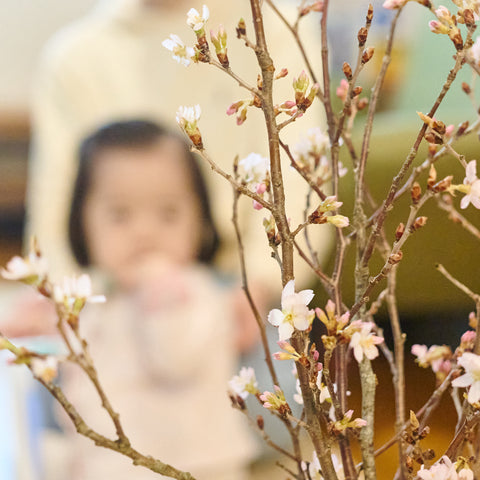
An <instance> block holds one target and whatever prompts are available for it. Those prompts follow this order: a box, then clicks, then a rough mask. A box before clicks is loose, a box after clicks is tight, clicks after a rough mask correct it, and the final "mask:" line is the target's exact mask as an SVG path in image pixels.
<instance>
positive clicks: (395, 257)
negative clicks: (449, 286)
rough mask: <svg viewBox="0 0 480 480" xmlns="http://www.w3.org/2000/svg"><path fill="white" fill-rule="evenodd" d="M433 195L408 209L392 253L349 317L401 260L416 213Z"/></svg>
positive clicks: (425, 196)
mask: <svg viewBox="0 0 480 480" xmlns="http://www.w3.org/2000/svg"><path fill="white" fill-rule="evenodd" d="M433 195H434V193H433V192H432V191H431V190H427V191H426V192H425V193H424V194H423V196H422V197H421V198H420V200H419V201H418V203H417V204H416V205H412V206H411V207H410V215H409V217H408V220H407V222H406V224H405V231H404V232H403V234H402V236H401V237H400V239H399V240H398V241H396V242H395V243H394V244H393V248H392V251H391V253H390V255H389V257H388V259H387V261H386V262H385V264H384V266H383V268H382V269H381V271H380V272H379V273H378V274H377V275H376V276H375V277H372V278H370V279H369V281H368V285H367V287H366V288H365V290H364V291H363V293H362V294H361V295H360V296H359V297H358V299H357V301H356V302H355V304H354V305H352V307H351V308H350V310H349V311H350V316H351V317H353V316H354V315H356V314H357V312H358V311H359V310H360V308H361V307H362V306H363V305H364V304H365V303H366V302H368V300H369V296H370V294H371V292H372V290H373V289H374V287H375V286H376V285H377V284H378V283H379V282H380V281H381V280H383V279H384V278H385V277H386V276H387V275H388V274H389V273H390V271H391V269H392V267H393V266H394V265H395V264H397V263H398V262H399V261H400V259H401V255H402V254H401V253H400V252H401V250H400V249H401V248H402V246H403V244H404V243H405V242H406V241H407V239H408V237H409V236H410V235H411V234H412V233H413V230H412V228H411V227H412V226H413V223H414V222H415V219H416V216H417V213H418V211H419V209H420V208H421V207H422V206H423V205H424V204H425V202H427V201H428V200H429V199H430V198H431V197H432V196H433Z"/></svg>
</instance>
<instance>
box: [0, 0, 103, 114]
mask: <svg viewBox="0 0 480 480" xmlns="http://www.w3.org/2000/svg"><path fill="white" fill-rule="evenodd" d="M94 1H95V0H67V1H66V0H0V65H1V67H0V71H1V74H0V115H1V114H2V113H5V112H12V111H19V110H20V111H25V110H26V109H27V108H28V100H29V91H30V79H31V76H32V74H33V72H34V71H35V66H36V61H37V58H38V54H39V52H40V50H41V48H42V46H43V45H44V43H45V42H46V40H47V39H48V38H49V37H50V36H51V35H52V34H53V33H54V32H55V31H56V30H58V29H59V28H60V27H61V26H63V25H65V24H66V23H68V22H70V21H71V20H73V19H74V18H76V17H78V16H79V15H82V14H83V13H84V12H85V11H87V10H88V8H90V6H91V5H92V4H93V3H94Z"/></svg>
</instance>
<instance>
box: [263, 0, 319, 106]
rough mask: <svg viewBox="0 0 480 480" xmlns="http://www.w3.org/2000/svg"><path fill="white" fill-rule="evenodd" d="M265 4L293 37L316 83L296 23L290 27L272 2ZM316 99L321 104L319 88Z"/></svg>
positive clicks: (316, 81)
mask: <svg viewBox="0 0 480 480" xmlns="http://www.w3.org/2000/svg"><path fill="white" fill-rule="evenodd" d="M266 3H267V5H268V6H269V7H270V8H271V9H272V10H273V11H274V12H275V14H276V15H277V16H278V18H279V19H280V20H281V21H282V22H283V24H284V25H285V26H286V27H287V29H288V30H289V31H290V33H291V34H292V35H293V38H294V39H295V43H296V44H297V46H298V49H299V50H300V53H301V55H302V59H303V61H304V62H305V66H306V67H307V70H308V73H309V75H310V77H311V79H312V81H313V82H314V83H318V80H317V76H316V75H315V71H314V70H313V67H312V64H311V63H310V60H309V58H308V55H307V52H306V51H305V47H304V45H303V42H302V41H301V39H300V35H299V34H298V29H297V28H296V26H297V24H298V22H296V23H295V26H293V25H291V24H290V22H289V21H288V20H287V19H286V18H285V16H284V15H283V14H282V12H280V10H279V9H278V8H277V7H276V5H275V4H274V3H273V2H272V0H266ZM317 97H318V99H319V100H320V101H321V102H323V92H322V89H321V88H319V90H318V93H317Z"/></svg>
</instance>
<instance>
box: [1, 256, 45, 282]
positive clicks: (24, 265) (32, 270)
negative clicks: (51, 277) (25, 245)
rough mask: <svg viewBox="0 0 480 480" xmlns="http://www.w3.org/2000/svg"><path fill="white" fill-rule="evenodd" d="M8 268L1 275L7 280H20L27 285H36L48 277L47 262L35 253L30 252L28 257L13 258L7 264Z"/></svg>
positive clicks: (3, 269) (2, 270)
mask: <svg viewBox="0 0 480 480" xmlns="http://www.w3.org/2000/svg"><path fill="white" fill-rule="evenodd" d="M6 267H7V268H2V269H1V271H0V274H1V275H2V277H3V278H5V279H6V280H20V281H22V282H25V283H35V282H37V281H39V280H41V279H43V278H45V276H46V275H47V268H48V265H47V260H46V259H45V258H43V257H41V256H39V255H37V254H36V253H35V252H30V253H29V254H28V256H27V257H25V258H22V257H19V256H15V257H13V258H12V259H11V260H9V262H8V263H7V266H6Z"/></svg>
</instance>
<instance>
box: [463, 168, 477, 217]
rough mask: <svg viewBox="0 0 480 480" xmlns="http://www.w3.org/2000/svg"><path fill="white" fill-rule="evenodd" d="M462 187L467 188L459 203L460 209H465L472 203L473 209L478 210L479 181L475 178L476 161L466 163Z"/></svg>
mask: <svg viewBox="0 0 480 480" xmlns="http://www.w3.org/2000/svg"><path fill="white" fill-rule="evenodd" d="M463 185H464V186H465V187H467V188H466V190H467V193H466V195H465V196H464V197H463V198H462V201H461V202H460V208H467V207H468V205H469V204H470V203H472V205H473V206H474V207H475V208H479V209H480V180H479V179H478V178H477V161H476V160H471V161H470V162H468V164H467V168H466V169H465V179H464V180H463Z"/></svg>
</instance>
